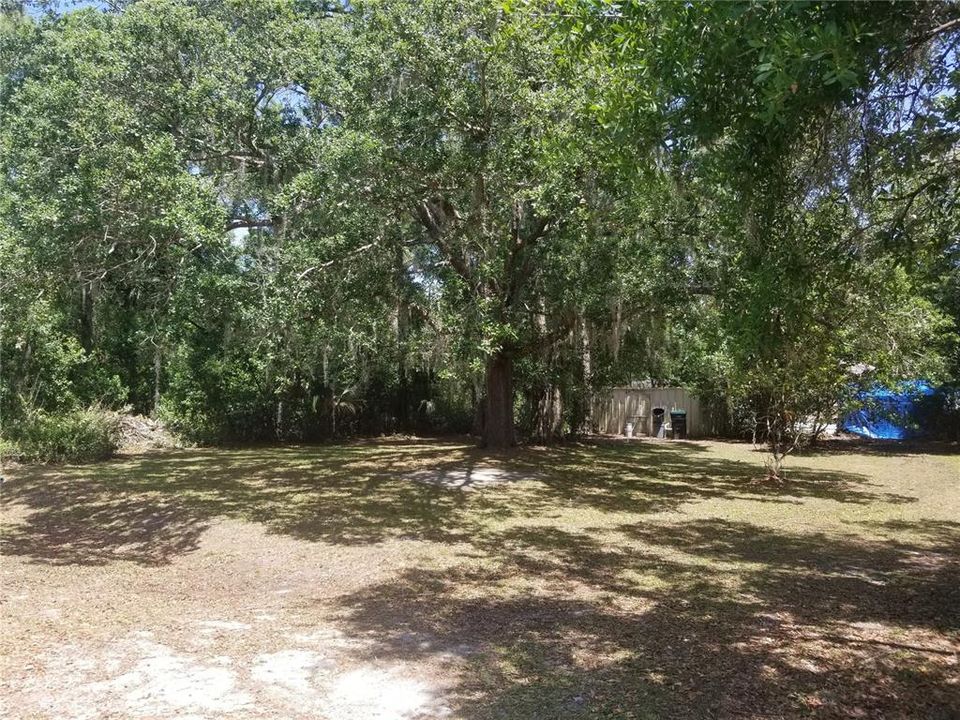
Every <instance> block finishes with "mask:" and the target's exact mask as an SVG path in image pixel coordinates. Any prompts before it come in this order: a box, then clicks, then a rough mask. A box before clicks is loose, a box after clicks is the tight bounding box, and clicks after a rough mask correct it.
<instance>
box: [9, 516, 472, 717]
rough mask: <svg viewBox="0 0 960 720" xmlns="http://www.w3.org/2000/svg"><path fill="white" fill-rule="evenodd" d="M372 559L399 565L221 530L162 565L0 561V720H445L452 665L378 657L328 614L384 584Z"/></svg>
mask: <svg viewBox="0 0 960 720" xmlns="http://www.w3.org/2000/svg"><path fill="white" fill-rule="evenodd" d="M377 550H379V551H380V552H384V551H385V552H386V553H387V554H388V555H389V556H391V557H394V558H396V559H397V560H399V561H400V562H402V561H403V560H404V548H402V547H398V548H382V547H381V548H372V549H371V548H358V549H342V548H335V547H318V546H317V545H315V544H313V543H309V542H305V541H298V540H294V539H290V538H284V537H280V536H277V535H271V534H267V533H266V532H265V531H264V530H263V529H261V528H258V527H256V526H251V525H249V524H244V523H240V522H237V521H229V520H228V521H223V522H220V523H218V524H216V526H214V527H211V528H210V529H209V530H208V531H207V532H205V533H204V535H203V538H202V540H201V542H200V545H199V547H197V549H196V550H195V551H194V552H192V553H190V554H188V555H185V556H183V557H182V558H179V559H178V560H177V561H176V562H173V563H170V564H168V565H164V566H159V567H156V566H140V565H136V564H131V563H126V564H124V565H123V566H122V567H115V568H112V571H111V572H104V570H103V568H76V567H70V566H64V567H57V568H55V569H53V570H52V571H51V568H49V567H43V566H36V565H33V566H31V565H25V564H21V563H19V562H16V561H14V560H12V559H9V558H7V559H5V561H4V563H3V571H2V572H3V577H2V579H3V596H4V601H5V602H4V608H3V614H4V618H5V619H4V621H3V626H4V628H5V629H4V638H3V646H4V650H5V652H4V658H3V664H2V670H0V694H2V696H3V699H4V707H3V709H2V711H0V717H4V718H10V719H11V720H12V719H13V718H63V719H66V718H74V719H76V720H81V719H87V718H127V717H141V718H168V717H176V718H195V719H197V720H199V718H214V717H227V716H229V717H231V718H238V719H239V718H268V717H270V718H278V717H286V718H330V719H331V720H338V719H340V718H344V719H346V718H371V719H374V718H376V719H380V720H403V719H405V718H415V717H437V718H441V717H446V716H448V715H449V714H450V709H449V708H448V707H445V706H444V703H443V690H444V687H443V683H442V682H438V677H442V676H444V675H448V674H449V671H450V667H444V666H456V665H457V663H458V662H459V661H460V658H459V657H457V656H456V655H454V654H451V655H450V656H449V657H443V656H436V657H435V658H433V661H432V662H430V663H426V664H425V663H423V662H422V661H421V660H420V659H419V658H418V659H417V662H415V663H403V662H396V661H394V660H386V661H381V660H379V659H378V658H377V657H376V653H375V652H374V651H373V649H372V647H371V646H372V643H371V642H369V641H367V640H365V639H364V638H363V637H357V636H348V635H346V634H344V633H343V632H342V631H341V630H339V629H338V627H337V624H336V622H335V621H334V620H333V619H331V618H330V617H327V616H326V613H325V602H327V601H329V600H330V599H331V598H333V597H335V596H336V595H337V594H346V593H350V592H353V591H355V590H356V589H357V588H359V587H361V586H363V585H364V584H365V583H369V582H374V581H376V580H378V579H381V578H385V577H388V576H389V573H390V567H389V566H385V565H383V564H381V563H379V562H378V557H379V556H380V553H378V552H377ZM421 551H422V548H421ZM347 568H349V569H350V570H349V572H345V570H346V569H347ZM464 652H469V648H465V649H464Z"/></svg>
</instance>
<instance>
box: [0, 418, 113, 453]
mask: <svg viewBox="0 0 960 720" xmlns="http://www.w3.org/2000/svg"><path fill="white" fill-rule="evenodd" d="M119 436H120V418H119V416H118V415H117V414H116V413H112V412H108V411H105V410H102V409H100V408H89V409H87V410H74V411H70V412H66V413H60V414H48V413H42V412H34V413H32V414H31V415H29V416H27V417H26V418H24V419H23V420H21V421H19V422H17V424H16V425H15V426H14V427H13V428H10V429H9V430H8V442H9V441H12V443H13V444H14V445H15V447H16V450H15V451H13V452H11V451H10V450H7V452H8V454H10V455H15V456H16V457H17V458H18V459H20V460H22V461H25V462H70V463H77V462H90V461H93V460H103V459H105V458H108V457H110V456H111V455H113V453H114V452H115V451H116V449H117V443H118V440H119Z"/></svg>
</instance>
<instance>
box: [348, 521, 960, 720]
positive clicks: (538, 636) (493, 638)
mask: <svg viewBox="0 0 960 720" xmlns="http://www.w3.org/2000/svg"><path fill="white" fill-rule="evenodd" d="M912 525H913V527H912V529H913V530H917V531H918V532H927V531H928V530H930V529H929V528H925V527H924V523H916V524H912ZM626 529H627V530H632V529H631V528H626ZM935 532H936V535H937V537H938V538H939V539H938V540H937V541H936V542H935V543H933V544H932V545H931V544H928V543H926V542H918V543H904V542H901V543H896V542H889V543H873V542H860V541H858V540H855V539H852V538H850V539H848V538H835V537H825V536H822V535H798V534H794V533H786V532H775V531H771V530H764V529H761V528H758V527H755V526H750V525H747V524H737V523H729V522H723V521H698V522H694V523H685V524H681V525H657V526H651V527H648V528H644V529H643V530H642V531H638V532H637V533H634V535H633V537H632V538H631V541H630V542H627V543H624V544H621V545H613V546H611V542H610V541H609V540H608V539H605V538H604V537H601V536H599V535H596V534H594V533H590V532H587V533H565V532H563V531H562V530H557V529H551V530H550V531H548V532H544V533H542V534H538V533H537V532H536V530H534V529H529V530H523V531H518V530H516V529H514V530H511V531H510V532H508V533H505V534H501V535H495V536H489V537H486V538H482V539H480V540H479V541H478V548H480V549H482V551H483V552H484V553H485V554H486V555H487V556H488V559H489V560H491V561H493V565H494V566H495V568H496V569H476V568H474V569H469V568H461V569H459V570H455V571H446V572H433V571H429V572H428V571H423V570H408V571H405V572H403V573H401V574H399V575H398V576H397V577H395V578H393V579H391V580H390V581H388V582H385V583H383V584H381V585H377V586H375V587H372V588H365V589H364V590H361V591H359V592H357V593H355V594H354V595H351V596H348V597H346V598H343V599H342V605H341V613H340V621H341V622H342V623H343V625H344V626H345V628H346V630H347V631H348V632H349V633H351V634H353V635H358V636H362V637H365V638H366V639H368V640H369V641H370V642H371V643H372V645H371V647H370V650H369V652H370V654H371V656H372V657H377V658H395V659H397V660H403V661H407V662H410V661H412V660H413V661H415V660H416V659H417V658H419V657H426V656H430V657H433V658H434V659H435V658H437V657H440V658H448V659H449V662H450V663H451V665H452V666H454V667H456V669H457V671H458V672H459V678H460V684H459V686H458V687H457V688H456V690H455V692H454V694H453V697H452V698H451V702H452V703H453V705H454V714H456V715H457V716H463V717H465V718H470V719H471V720H486V719H488V718H511V719H514V720H521V719H523V718H567V717H569V718H575V717H608V718H629V717H633V718H743V717H752V718H782V717H783V718H785V717H791V718H792V717H837V718H840V717H849V718H855V717H857V718H859V717H869V718H874V717H876V718H940V719H943V720H946V718H956V717H957V713H958V710H960V686H958V684H957V682H956V679H957V653H958V651H960V642H958V637H957V634H956V630H957V629H958V628H960V624H958V608H960V605H958V601H960V597H958V587H960V565H958V561H960V524H948V525H946V526H941V527H940V528H938V529H936V531H935ZM931 563H933V564H935V565H937V566H938V569H937V570H936V571H934V572H930V569H931V565H930V564H931ZM631 577H634V578H641V579H642V580H640V581H637V582H631V581H630V578H631Z"/></svg>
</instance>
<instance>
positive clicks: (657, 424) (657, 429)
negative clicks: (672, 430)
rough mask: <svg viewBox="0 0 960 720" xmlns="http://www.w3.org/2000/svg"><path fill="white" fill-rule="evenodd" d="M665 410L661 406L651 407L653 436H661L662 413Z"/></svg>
mask: <svg viewBox="0 0 960 720" xmlns="http://www.w3.org/2000/svg"><path fill="white" fill-rule="evenodd" d="M664 413H666V410H664V409H663V408H654V409H653V436H654V437H655V438H658V437H663V415H664Z"/></svg>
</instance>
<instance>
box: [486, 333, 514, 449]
mask: <svg viewBox="0 0 960 720" xmlns="http://www.w3.org/2000/svg"><path fill="white" fill-rule="evenodd" d="M486 390H487V400H486V405H487V411H486V417H485V418H484V425H483V444H484V446H486V447H488V448H493V449H500V448H508V447H511V446H513V445H514V444H515V437H514V430H513V357H512V356H511V355H510V354H509V353H506V352H503V351H500V352H497V353H495V354H493V355H491V356H490V357H489V358H488V359H487V372H486Z"/></svg>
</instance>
